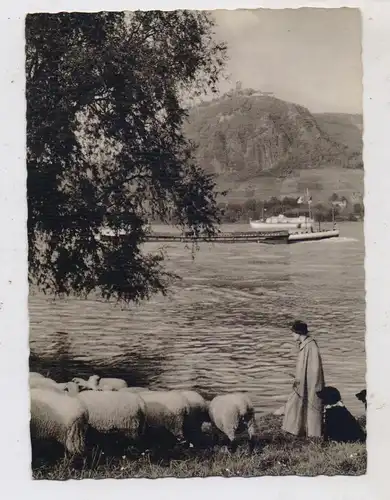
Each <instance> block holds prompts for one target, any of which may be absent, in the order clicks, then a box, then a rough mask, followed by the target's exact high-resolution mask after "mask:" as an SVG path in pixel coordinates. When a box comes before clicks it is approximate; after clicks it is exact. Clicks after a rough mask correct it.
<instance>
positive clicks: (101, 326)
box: [29, 223, 366, 414]
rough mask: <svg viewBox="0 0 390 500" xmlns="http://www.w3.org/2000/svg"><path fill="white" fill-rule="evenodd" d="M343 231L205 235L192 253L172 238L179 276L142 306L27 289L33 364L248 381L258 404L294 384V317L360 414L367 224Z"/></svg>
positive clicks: (218, 386)
mask: <svg viewBox="0 0 390 500" xmlns="http://www.w3.org/2000/svg"><path fill="white" fill-rule="evenodd" d="M223 229H224V230H227V231H229V230H236V231H239V230H247V229H248V228H247V226H246V225H244V226H240V225H229V226H225V227H224V228H223ZM159 230H161V228H159ZM340 230H341V236H340V238H338V239H333V240H325V241H319V242H310V243H308V242H306V243H297V244H294V245H283V244H280V245H264V244H255V243H253V244H252V243H249V244H246V243H241V244H223V243H222V244H221V243H220V244H214V245H211V244H206V243H205V244H201V246H200V250H199V252H198V253H197V254H196V256H195V259H194V260H192V258H191V252H190V250H189V249H188V248H185V246H184V244H177V243H172V244H168V245H166V247H165V248H166V250H167V253H168V257H167V258H168V260H167V267H168V269H171V270H174V271H175V272H176V273H178V274H179V275H180V276H181V277H182V280H181V281H180V282H179V283H177V284H176V285H175V286H174V287H173V289H172V291H171V293H170V294H169V295H168V296H167V297H162V296H155V297H154V298H153V299H152V300H150V301H149V302H147V303H143V304H142V305H140V306H131V307H126V308H123V306H120V305H117V304H114V303H106V302H103V301H100V300H96V299H95V298H91V299H89V300H80V299H74V298H70V299H66V300H65V299H58V300H56V301H54V300H53V299H52V298H51V297H46V296H44V295H42V294H40V293H36V292H31V294H30V300H29V305H30V345H31V351H32V353H34V355H36V356H38V357H39V358H40V359H39V362H38V365H37V362H35V364H34V363H33V364H32V368H35V369H41V370H44V371H45V372H46V373H50V374H51V375H52V376H54V378H56V379H57V380H60V379H66V378H71V377H72V376H77V375H78V376H86V375H90V374H92V372H96V373H100V374H104V375H106V376H110V375H111V376H117V375H121V376H124V377H125V378H126V379H127V380H128V382H129V383H130V384H134V385H141V384H148V385H149V386H151V387H167V388H191V387H193V388H196V389H197V390H199V391H201V392H202V393H203V394H204V395H206V396H208V397H212V396H213V395H215V394H217V393H222V392H228V391H240V390H243V391H248V393H249V394H250V396H251V398H252V400H253V403H254V405H255V407H256V411H257V412H258V413H259V414H263V413H266V412H269V411H272V410H274V409H276V408H278V407H279V406H280V405H281V404H282V403H283V402H284V401H285V399H286V397H287V396H288V394H289V391H290V388H291V382H292V376H291V375H292V374H293V373H294V369H295V360H296V347H295V346H294V345H293V341H292V339H291V336H290V332H289V324H290V323H291V321H292V320H294V319H297V318H299V319H302V320H305V321H306V322H307V323H308V324H309V327H310V330H311V332H312V335H313V336H314V337H315V338H316V340H317V341H318V344H319V347H320V350H321V353H322V357H323V363H324V371H325V379H326V383H327V384H328V385H335V386H337V387H338V388H339V390H340V391H341V393H342V396H343V399H344V401H345V403H346V404H347V406H348V407H349V409H350V410H351V411H352V412H353V413H355V414H360V413H362V410H363V408H362V404H361V403H360V402H359V401H357V400H356V398H355V397H354V394H355V393H356V392H357V391H359V390H360V389H362V388H363V387H365V369H366V365H365V349H364V347H365V346H364V335H365V291H364V238H363V225H362V224H360V223H344V224H341V225H340ZM159 245H160V244H158V243H148V244H147V249H148V250H154V249H156V248H158V247H159ZM58 332H60V333H58Z"/></svg>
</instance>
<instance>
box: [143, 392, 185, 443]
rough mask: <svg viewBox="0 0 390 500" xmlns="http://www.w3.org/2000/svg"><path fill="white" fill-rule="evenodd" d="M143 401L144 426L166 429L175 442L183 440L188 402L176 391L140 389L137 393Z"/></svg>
mask: <svg viewBox="0 0 390 500" xmlns="http://www.w3.org/2000/svg"><path fill="white" fill-rule="evenodd" d="M137 394H138V395H139V396H141V398H142V399H143V400H144V401H145V406H146V409H145V415H146V426H147V432H148V434H150V433H151V431H152V432H153V431H156V430H159V431H163V430H165V431H167V432H168V433H169V434H170V435H171V437H172V436H173V437H174V438H175V441H176V442H185V436H184V424H185V420H186V418H187V417H188V414H189V410H190V409H189V403H188V401H187V399H186V398H185V397H184V396H183V395H182V394H181V393H180V392H178V391H150V390H147V391H142V392H138V393H137Z"/></svg>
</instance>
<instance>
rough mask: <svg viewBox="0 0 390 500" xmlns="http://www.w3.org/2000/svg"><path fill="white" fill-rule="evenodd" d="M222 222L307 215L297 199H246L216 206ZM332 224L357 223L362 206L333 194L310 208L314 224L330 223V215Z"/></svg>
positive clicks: (361, 214) (306, 208) (361, 212)
mask: <svg viewBox="0 0 390 500" xmlns="http://www.w3.org/2000/svg"><path fill="white" fill-rule="evenodd" d="M219 208H220V209H221V211H222V217H221V219H222V222H224V223H233V222H247V221H248V220H249V218H252V219H261V218H262V217H263V216H264V218H266V217H271V216H275V215H279V214H281V213H282V214H284V215H285V216H286V217H297V216H300V215H308V214H309V211H308V206H307V204H298V203H297V198H291V197H283V198H277V197H272V198H269V199H268V200H259V199H254V198H250V199H247V200H246V201H244V202H241V203H239V202H230V201H228V202H220V203H219ZM333 210H334V217H335V220H336V221H354V222H355V221H361V220H363V218H364V205H363V203H351V202H348V200H347V199H346V198H339V196H338V195H337V193H334V194H333V195H332V196H331V198H330V199H329V201H328V202H324V203H316V204H312V205H311V213H312V216H313V217H314V219H315V220H316V221H318V222H328V221H332V218H333V214H332V212H333Z"/></svg>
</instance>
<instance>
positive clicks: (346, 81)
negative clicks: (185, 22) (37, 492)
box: [212, 8, 363, 113]
mask: <svg viewBox="0 0 390 500" xmlns="http://www.w3.org/2000/svg"><path fill="white" fill-rule="evenodd" d="M212 14H213V16H214V18H215V20H216V23H217V26H216V28H215V31H216V37H217V39H221V40H225V42H227V44H228V55H229V61H228V63H227V68H226V70H227V72H228V74H229V77H230V80H231V81H230V82H226V81H223V82H221V84H220V91H221V92H227V91H228V90H229V89H231V88H232V87H235V83H236V81H241V82H242V87H243V88H247V87H251V88H254V89H256V90H261V91H264V92H273V93H274V95H275V97H278V98H280V99H284V100H286V101H290V102H294V103H297V104H301V105H303V106H305V107H307V108H308V109H309V110H310V111H311V112H314V113H322V112H337V113H362V92H363V87H362V77H363V69H362V62H361V20H360V13H359V10H358V9H348V8H339V9H316V8H311V9H310V8H303V9H280V10H276V9H275V10H270V9H257V10H236V11H229V10H218V11H213V13H212Z"/></svg>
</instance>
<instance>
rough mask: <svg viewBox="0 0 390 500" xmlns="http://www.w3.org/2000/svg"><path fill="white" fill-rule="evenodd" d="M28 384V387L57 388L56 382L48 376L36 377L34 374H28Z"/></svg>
mask: <svg viewBox="0 0 390 500" xmlns="http://www.w3.org/2000/svg"><path fill="white" fill-rule="evenodd" d="M29 385H30V389H35V388H37V389H39V388H41V389H45V388H46V389H54V390H56V389H58V384H57V382H56V381H55V380H53V379H51V378H48V377H38V376H36V375H31V373H30V376H29Z"/></svg>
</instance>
